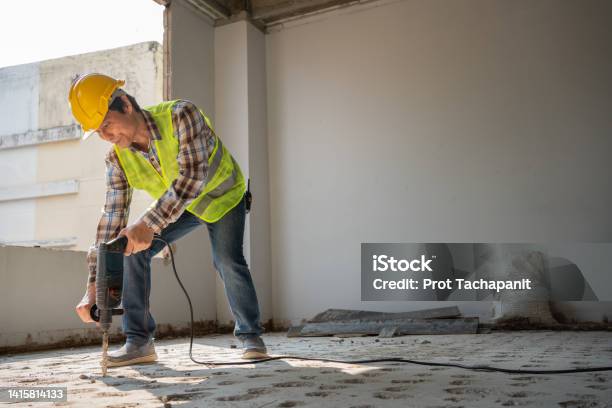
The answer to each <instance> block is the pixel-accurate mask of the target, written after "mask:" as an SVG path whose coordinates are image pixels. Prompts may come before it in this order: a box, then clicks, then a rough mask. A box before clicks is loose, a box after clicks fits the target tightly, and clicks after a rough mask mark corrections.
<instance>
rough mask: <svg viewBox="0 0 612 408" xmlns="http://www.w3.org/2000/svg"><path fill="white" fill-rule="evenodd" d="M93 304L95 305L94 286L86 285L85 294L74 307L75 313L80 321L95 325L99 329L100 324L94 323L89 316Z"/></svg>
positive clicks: (91, 284) (93, 284) (92, 284)
mask: <svg viewBox="0 0 612 408" xmlns="http://www.w3.org/2000/svg"><path fill="white" fill-rule="evenodd" d="M95 303H96V284H95V283H90V284H89V285H87V291H86V292H85V295H84V296H83V299H81V301H80V302H79V304H78V305H76V313H77V315H79V317H80V318H81V320H82V321H84V322H85V323H96V326H98V327H99V326H100V323H98V322H95V321H94V320H93V319H92V318H91V315H90V314H89V311H90V310H91V307H92V306H93V305H94V304H95Z"/></svg>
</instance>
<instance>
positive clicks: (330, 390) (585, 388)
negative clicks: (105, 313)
mask: <svg viewBox="0 0 612 408" xmlns="http://www.w3.org/2000/svg"><path fill="white" fill-rule="evenodd" d="M264 339H265V341H266V343H267V345H268V348H269V351H270V352H271V353H272V354H293V355H305V356H310V357H331V358H335V359H347V360H348V359H363V358H377V357H386V356H396V357H404V358H410V359H414V360H422V361H434V362H448V361H450V362H460V363H461V364H465V365H476V364H488V365H495V366H501V367H507V368H523V369H527V368H530V369H535V368H538V369H558V368H567V367H569V368H571V367H588V366H603V365H607V366H610V365H612V335H611V334H610V332H559V331H555V332H553V331H528V332H492V333H490V334H478V335H454V336H434V335H432V336H403V337H393V338H378V337H356V338H336V337H313V338H311V337H307V338H287V337H285V335H284V333H271V334H266V335H264ZM232 345H233V346H234V348H232V347H231V346H232ZM236 345H239V343H238V342H237V341H236V340H235V339H234V338H233V337H232V336H231V335H210V336H204V337H198V338H196V339H195V343H194V348H193V354H194V358H195V359H196V360H216V361H235V360H237V359H239V357H240V348H239V346H238V348H236V347H235V346H236ZM115 347H118V345H115V346H114V347H113V349H114V348H115ZM156 349H157V353H158V355H159V361H158V362H156V363H154V364H148V365H135V366H130V367H118V368H111V369H109V376H108V377H105V378H102V377H101V375H100V366H99V362H100V348H99V346H96V347H83V348H73V349H61V350H55V351H46V352H37V353H30V354H15V355H10V356H1V357H0V386H20V387H24V386H28V387H29V386H42V385H51V386H67V387H68V401H67V402H62V403H55V405H54V406H75V407H78V406H87V407H88V408H92V407H98V406H99V407H103V406H104V407H115V408H119V407H160V406H166V407H171V406H181V407H236V406H238V407H302V406H304V407H306V406H310V407H406V406H410V407H445V408H451V407H460V406H463V407H487V408H490V407H496V406H499V407H502V406H528V407H566V408H569V407H610V406H611V405H610V401H611V399H610V395H612V372H609V371H607V372H595V373H582V374H563V375H520V374H503V373H493V372H485V371H469V370H462V369H458V368H446V367H428V366H421V365H414V364H401V363H389V364H368V365H363V364H337V363H322V362H317V361H298V360H281V361H275V362H268V363H263V364H257V365H255V364H249V365H245V366H227V367H219V368H208V367H207V366H203V365H197V364H195V363H193V362H192V361H191V360H190V359H189V356H188V350H189V340H188V339H174V340H159V341H156ZM27 405H28V404H22V405H20V406H27ZM29 406H32V407H41V406H51V404H45V403H36V402H33V403H29Z"/></svg>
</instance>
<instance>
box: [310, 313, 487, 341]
mask: <svg viewBox="0 0 612 408" xmlns="http://www.w3.org/2000/svg"><path fill="white" fill-rule="evenodd" d="M389 326H395V327H397V330H396V335H406V334H475V333H476V332H477V331H478V318H477V317H464V318H459V319H432V320H424V319H401V320H373V321H361V320H353V321H342V322H321V323H306V324H305V325H304V327H303V328H302V330H301V331H300V336H333V335H336V334H371V335H374V334H378V333H380V331H381V330H382V329H383V328H384V327H389Z"/></svg>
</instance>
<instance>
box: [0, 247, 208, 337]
mask: <svg viewBox="0 0 612 408" xmlns="http://www.w3.org/2000/svg"><path fill="white" fill-rule="evenodd" d="M179 242H181V245H180V249H179V251H178V253H177V255H178V256H177V265H176V266H177V270H178V274H179V276H180V278H181V280H182V282H183V284H184V285H185V287H186V288H187V290H188V292H190V293H189V294H190V296H191V300H192V302H193V307H194V319H195V320H196V321H205V322H210V321H213V322H214V319H215V315H214V308H211V307H210V305H208V304H206V303H207V299H206V298H204V297H202V296H201V293H203V292H205V290H206V287H205V285H204V283H203V280H202V279H200V278H199V275H200V274H201V273H202V270H201V268H199V265H201V263H202V262H203V260H204V257H203V256H202V255H200V254H199V253H198V252H197V251H196V250H195V248H194V245H195V244H193V243H191V242H185V243H184V244H183V243H182V241H179ZM183 251H185V252H188V253H190V254H191V256H190V257H185V256H183V255H184V254H183V253H182V252H183ZM84 265H86V262H85V252H81V251H68V250H54V249H43V248H23V247H9V246H6V247H5V246H0V282H2V284H1V285H0V298H1V299H2V307H1V308H0V349H2V348H4V347H15V346H23V345H27V344H30V343H38V344H53V343H59V342H62V341H71V340H73V341H74V340H77V343H78V340H80V341H84V342H86V341H87V340H92V339H95V340H99V338H100V332H99V330H98V329H97V328H96V326H95V325H94V324H93V323H83V322H81V320H80V319H79V318H78V316H77V314H76V313H75V310H74V308H75V306H76V304H77V303H78V302H79V301H80V300H81V297H82V296H83V283H84V279H83V276H82V275H83V271H84V270H85V267H84ZM151 279H152V284H151V314H152V315H153V317H154V319H155V321H156V323H157V324H158V333H165V332H167V326H165V325H167V324H170V325H172V326H173V327H174V329H185V328H187V327H189V309H188V305H187V301H186V299H185V297H184V295H183V292H182V291H181V289H180V287H179V285H178V283H177V282H176V279H175V277H174V273H173V272H172V269H171V267H170V266H169V265H164V263H163V261H162V260H160V259H153V262H152V275H151ZM120 328H121V317H115V318H114V319H113V326H112V329H111V332H112V333H113V334H119V333H120Z"/></svg>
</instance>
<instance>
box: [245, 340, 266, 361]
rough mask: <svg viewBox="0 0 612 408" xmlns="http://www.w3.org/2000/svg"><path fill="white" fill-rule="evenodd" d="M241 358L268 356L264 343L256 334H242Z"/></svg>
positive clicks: (250, 358) (251, 358) (249, 358)
mask: <svg viewBox="0 0 612 408" xmlns="http://www.w3.org/2000/svg"><path fill="white" fill-rule="evenodd" d="M240 340H241V341H242V349H243V351H242V358H244V359H246V360H255V359H259V358H266V357H270V356H269V355H268V352H267V350H266V345H265V344H264V341H263V339H262V338H261V337H260V336H258V335H242V336H240Z"/></svg>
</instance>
